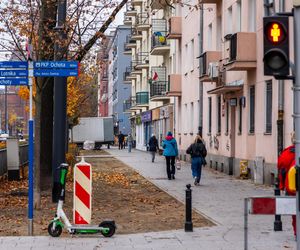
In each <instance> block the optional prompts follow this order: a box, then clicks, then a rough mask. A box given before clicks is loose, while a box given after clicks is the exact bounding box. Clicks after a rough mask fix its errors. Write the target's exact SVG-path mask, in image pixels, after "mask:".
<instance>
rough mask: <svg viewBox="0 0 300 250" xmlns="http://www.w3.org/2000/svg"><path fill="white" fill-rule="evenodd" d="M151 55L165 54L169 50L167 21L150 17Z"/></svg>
mask: <svg viewBox="0 0 300 250" xmlns="http://www.w3.org/2000/svg"><path fill="white" fill-rule="evenodd" d="M152 31H153V34H152V37H151V52H150V54H151V55H165V54H166V53H168V52H169V51H170V45H169V44H168V41H167V33H168V32H167V21H166V20H165V19H152Z"/></svg>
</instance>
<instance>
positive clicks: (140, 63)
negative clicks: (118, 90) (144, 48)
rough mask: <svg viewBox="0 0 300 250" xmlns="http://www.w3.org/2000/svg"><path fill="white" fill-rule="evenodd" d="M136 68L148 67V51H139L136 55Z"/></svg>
mask: <svg viewBox="0 0 300 250" xmlns="http://www.w3.org/2000/svg"><path fill="white" fill-rule="evenodd" d="M136 59H137V60H136V65H135V68H136V69H147V68H149V52H139V53H137V55H136Z"/></svg>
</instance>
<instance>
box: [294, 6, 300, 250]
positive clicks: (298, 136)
mask: <svg viewBox="0 0 300 250" xmlns="http://www.w3.org/2000/svg"><path fill="white" fill-rule="evenodd" d="M298 44H300V0H294V50H295V84H294V123H295V148H296V152H295V160H296V162H295V163H296V167H297V171H298V172H299V168H300V162H299V161H300V48H299V46H298ZM299 199H300V197H299V183H298V188H297V193H296V201H297V205H296V217H297V223H296V224H297V250H300V205H299V202H300V200H299Z"/></svg>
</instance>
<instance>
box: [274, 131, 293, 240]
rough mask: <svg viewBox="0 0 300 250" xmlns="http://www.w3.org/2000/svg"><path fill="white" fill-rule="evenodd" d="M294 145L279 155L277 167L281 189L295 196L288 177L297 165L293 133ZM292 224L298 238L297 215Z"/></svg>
mask: <svg viewBox="0 0 300 250" xmlns="http://www.w3.org/2000/svg"><path fill="white" fill-rule="evenodd" d="M292 143H293V145H291V146H289V147H287V148H285V149H284V150H283V151H282V152H281V154H280V155H279V157H278V161H277V169H278V177H279V189H280V190H284V191H285V193H286V195H290V196H295V195H296V193H295V192H294V191H291V190H289V188H288V187H289V181H290V180H289V179H288V178H287V176H288V172H289V170H290V169H291V168H292V167H294V166H295V145H294V143H295V134H294V133H292ZM292 225H293V229H294V236H295V238H296V235H297V230H296V215H292Z"/></svg>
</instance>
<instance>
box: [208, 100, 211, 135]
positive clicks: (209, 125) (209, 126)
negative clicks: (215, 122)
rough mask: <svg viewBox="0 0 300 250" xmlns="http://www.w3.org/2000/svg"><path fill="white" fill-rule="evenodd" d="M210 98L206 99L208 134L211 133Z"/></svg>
mask: <svg viewBox="0 0 300 250" xmlns="http://www.w3.org/2000/svg"><path fill="white" fill-rule="evenodd" d="M211 113H212V110H211V97H208V133H211Z"/></svg>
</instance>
